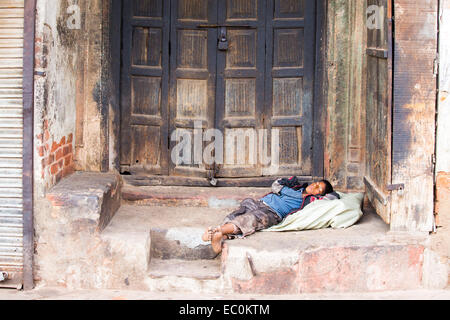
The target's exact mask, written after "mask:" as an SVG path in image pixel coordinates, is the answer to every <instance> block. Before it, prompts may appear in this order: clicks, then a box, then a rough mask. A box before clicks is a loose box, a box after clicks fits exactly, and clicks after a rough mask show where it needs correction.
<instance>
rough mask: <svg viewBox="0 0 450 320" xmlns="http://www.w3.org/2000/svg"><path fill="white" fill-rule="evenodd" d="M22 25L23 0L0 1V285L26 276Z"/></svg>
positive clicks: (17, 280) (16, 282)
mask: <svg viewBox="0 0 450 320" xmlns="http://www.w3.org/2000/svg"><path fill="white" fill-rule="evenodd" d="M23 27H24V0H0V272H1V271H6V272H7V273H8V274H9V278H10V279H9V281H3V282H0V287H1V286H11V285H14V284H19V283H21V282H22V277H23V183H22V168H23V160H22V154H23V132H22V131H23V104H22V74H23V72H22V71H23V30H24V29H23Z"/></svg>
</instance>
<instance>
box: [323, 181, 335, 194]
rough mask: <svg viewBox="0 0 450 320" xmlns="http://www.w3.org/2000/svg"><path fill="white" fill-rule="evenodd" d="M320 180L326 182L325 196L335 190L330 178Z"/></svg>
mask: <svg viewBox="0 0 450 320" xmlns="http://www.w3.org/2000/svg"><path fill="white" fill-rule="evenodd" d="M320 182H323V183H325V190H324V191H323V194H322V195H323V196H324V195H326V194H329V193H332V192H334V189H333V186H332V185H331V183H330V181H328V180H321V181H320Z"/></svg>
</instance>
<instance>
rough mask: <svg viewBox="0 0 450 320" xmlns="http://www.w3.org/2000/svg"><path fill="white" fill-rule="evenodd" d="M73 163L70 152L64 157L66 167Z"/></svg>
mask: <svg viewBox="0 0 450 320" xmlns="http://www.w3.org/2000/svg"><path fill="white" fill-rule="evenodd" d="M71 164H72V155H71V154H69V155H67V156H65V157H64V167H67V166H69V165H71Z"/></svg>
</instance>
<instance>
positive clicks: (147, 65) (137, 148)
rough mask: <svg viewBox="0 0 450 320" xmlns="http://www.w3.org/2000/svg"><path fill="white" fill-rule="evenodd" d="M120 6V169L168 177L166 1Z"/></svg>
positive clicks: (139, 0) (148, 0)
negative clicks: (121, 19) (121, 22)
mask: <svg viewBox="0 0 450 320" xmlns="http://www.w3.org/2000/svg"><path fill="white" fill-rule="evenodd" d="M124 4H125V5H124V6H123V35H122V39H123V57H122V76H121V83H122V92H121V95H122V96H121V148H120V149H121V152H120V153H121V156H120V162H121V171H122V172H123V171H130V172H131V173H140V172H144V173H146V174H166V175H167V174H168V172H169V171H168V169H169V167H168V163H169V158H168V152H167V150H168V121H169V112H168V107H167V105H168V77H169V32H170V6H169V5H170V3H169V1H164V0H133V1H131V2H125V3H124Z"/></svg>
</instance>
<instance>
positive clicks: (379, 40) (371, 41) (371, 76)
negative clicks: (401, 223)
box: [364, 0, 393, 223]
mask: <svg viewBox="0 0 450 320" xmlns="http://www.w3.org/2000/svg"><path fill="white" fill-rule="evenodd" d="M367 13H368V20H367V30H368V33H367V49H366V52H367V107H366V118H367V122H366V148H367V153H366V154H367V157H366V175H365V177H364V182H365V185H366V187H367V188H366V190H367V195H368V198H369V200H370V201H371V203H372V205H373V206H374V208H375V209H376V211H377V213H378V214H379V215H380V216H381V217H382V218H383V220H384V221H385V222H386V223H390V221H391V196H390V191H391V190H392V188H393V186H392V185H391V181H392V164H391V162H392V151H391V150H392V6H391V1H389V0H367Z"/></svg>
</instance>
